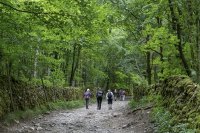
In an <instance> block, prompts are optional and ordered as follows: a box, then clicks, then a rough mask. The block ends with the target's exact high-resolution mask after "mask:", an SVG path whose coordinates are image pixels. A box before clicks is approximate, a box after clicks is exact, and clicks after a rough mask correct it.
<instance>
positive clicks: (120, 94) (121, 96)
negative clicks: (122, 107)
mask: <svg viewBox="0 0 200 133" xmlns="http://www.w3.org/2000/svg"><path fill="white" fill-rule="evenodd" d="M119 99H120V101H122V100H123V94H122V89H120V90H119Z"/></svg>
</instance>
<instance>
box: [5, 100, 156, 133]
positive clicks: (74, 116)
mask: <svg viewBox="0 0 200 133" xmlns="http://www.w3.org/2000/svg"><path fill="white" fill-rule="evenodd" d="M150 111H151V110H150V109H147V110H138V111H134V112H133V111H131V110H130V109H129V107H128V101H114V102H113V109H112V110H108V105H107V103H106V102H105V101H104V102H103V103H102V109H101V110H97V105H96V104H92V105H90V106H89V109H85V107H84V108H79V109H74V110H63V111H53V112H48V113H46V114H44V115H41V116H38V117H37V118H35V119H33V120H30V121H26V122H19V123H16V124H15V125H14V126H12V127H9V128H7V129H6V130H4V131H2V133H153V124H152V123H151V122H150V121H149V113H150Z"/></svg>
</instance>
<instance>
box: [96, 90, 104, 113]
mask: <svg viewBox="0 0 200 133" xmlns="http://www.w3.org/2000/svg"><path fill="white" fill-rule="evenodd" d="M96 98H97V110H101V103H102V98H103V91H102V90H101V89H100V88H99V89H98V90H97V93H96Z"/></svg>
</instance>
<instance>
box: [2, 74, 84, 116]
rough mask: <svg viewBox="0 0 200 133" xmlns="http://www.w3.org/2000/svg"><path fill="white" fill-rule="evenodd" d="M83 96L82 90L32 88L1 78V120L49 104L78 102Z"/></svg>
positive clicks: (16, 81)
mask: <svg viewBox="0 0 200 133" xmlns="http://www.w3.org/2000/svg"><path fill="white" fill-rule="evenodd" d="M9 83H10V84H9ZM82 95H83V91H82V90H81V89H80V88H72V87H68V88H50V87H42V86H31V85H28V84H26V83H24V82H22V81H18V80H15V79H13V78H10V79H9V78H8V77H6V76H0V118H2V117H3V116H4V115H5V114H7V113H9V112H12V111H17V110H25V109H27V108H31V109H32V108H34V107H36V106H40V105H44V104H46V103H47V102H53V101H57V100H67V101H68V100H78V99H80V98H82V97H83V96H82Z"/></svg>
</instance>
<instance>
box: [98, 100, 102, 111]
mask: <svg viewBox="0 0 200 133" xmlns="http://www.w3.org/2000/svg"><path fill="white" fill-rule="evenodd" d="M101 103H102V97H100V98H99V109H101Z"/></svg>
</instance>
